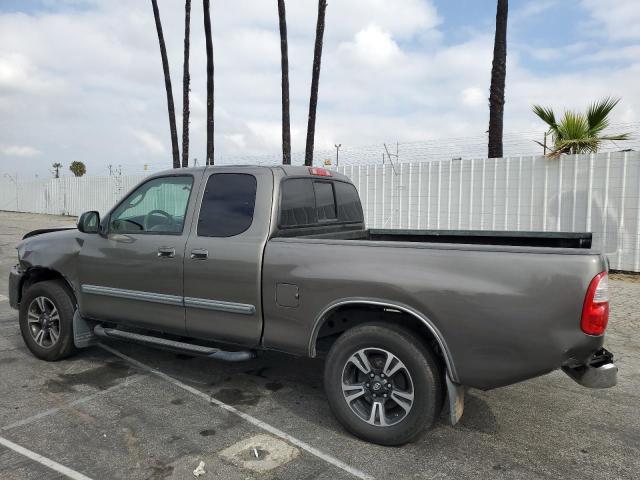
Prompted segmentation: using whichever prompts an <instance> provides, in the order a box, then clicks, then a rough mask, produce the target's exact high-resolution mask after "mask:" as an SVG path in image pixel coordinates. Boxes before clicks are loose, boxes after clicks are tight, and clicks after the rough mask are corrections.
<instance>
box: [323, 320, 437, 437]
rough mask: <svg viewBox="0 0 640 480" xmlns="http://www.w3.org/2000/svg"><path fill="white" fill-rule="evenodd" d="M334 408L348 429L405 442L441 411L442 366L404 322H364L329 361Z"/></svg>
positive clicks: (342, 340)
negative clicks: (402, 325) (399, 325)
mask: <svg viewBox="0 0 640 480" xmlns="http://www.w3.org/2000/svg"><path fill="white" fill-rule="evenodd" d="M324 382H325V390H326V393H327V396H328V399H329V405H330V406H331V409H332V411H333V412H334V414H335V415H336V417H337V418H338V420H339V421H340V423H342V424H343V425H344V426H345V428H346V429H347V430H349V431H350V432H351V433H353V434H354V435H356V436H357V437H360V438H362V439H364V440H367V441H370V442H374V443H379V444H381V445H401V444H403V443H406V442H409V441H411V440H413V439H414V438H416V437H417V436H418V435H419V434H420V433H421V432H422V431H423V430H424V429H425V428H426V427H431V426H432V425H433V423H434V422H435V420H436V418H437V416H438V415H439V413H440V407H441V405H442V397H443V387H442V381H441V372H440V367H439V366H438V363H437V361H436V360H435V358H434V356H433V354H432V353H431V352H430V351H429V349H428V348H427V347H426V346H424V345H423V344H422V342H421V341H420V340H418V339H416V338H415V336H414V335H413V334H412V333H411V332H410V331H408V330H405V329H404V328H401V327H397V326H394V325H388V324H365V325H361V326H358V327H355V328H353V329H351V330H348V331H347V332H345V333H344V334H343V335H342V336H340V337H339V338H338V339H337V340H336V342H335V343H334V344H333V346H332V347H331V350H330V351H329V354H328V356H327V360H326V364H325V378H324Z"/></svg>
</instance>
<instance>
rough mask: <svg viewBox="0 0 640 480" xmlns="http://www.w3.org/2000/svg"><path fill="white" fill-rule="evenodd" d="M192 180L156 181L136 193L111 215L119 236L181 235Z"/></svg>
mask: <svg viewBox="0 0 640 480" xmlns="http://www.w3.org/2000/svg"><path fill="white" fill-rule="evenodd" d="M192 185H193V177H191V176H181V177H162V178H154V179H153V180H149V181H148V182H145V183H144V184H142V185H140V186H139V187H138V188H137V189H135V190H134V191H133V192H132V193H131V195H129V196H128V197H127V198H126V199H125V200H124V201H123V202H122V203H121V204H120V205H119V206H118V208H116V209H115V210H114V212H113V213H112V214H111V218H110V219H109V230H110V231H112V232H118V233H181V232H182V228H183V225H184V216H185V213H186V211H187V205H188V204H189V196H190V194H191V187H192Z"/></svg>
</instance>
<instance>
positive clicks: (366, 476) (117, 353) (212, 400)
mask: <svg viewBox="0 0 640 480" xmlns="http://www.w3.org/2000/svg"><path fill="white" fill-rule="evenodd" d="M98 345H99V346H100V347H101V348H103V349H104V350H106V351H107V352H110V353H112V354H113V355H115V356H117V357H120V358H121V359H123V360H126V361H127V362H129V363H131V364H132V365H135V366H136V367H138V368H140V369H141V370H144V371H146V372H149V373H152V374H154V375H156V376H157V377H160V378H162V379H163V380H165V381H167V382H169V383H171V384H173V385H175V386H176V387H178V388H181V389H182V390H186V391H187V392H189V393H192V394H194V395H196V396H198V397H200V398H203V399H204V400H206V401H207V402H209V403H213V404H215V405H217V406H219V407H220V408H222V409H224V410H226V411H227V412H230V413H233V414H235V415H238V416H239V417H240V418H243V419H244V420H246V421H247V422H249V423H251V424H252V425H254V426H256V427H258V428H261V429H262V430H265V431H267V432H269V433H270V434H272V435H275V436H276V437H280V438H282V439H283V440H286V441H287V442H289V443H291V444H293V445H295V446H297V447H299V448H301V449H302V450H305V451H306V452H308V453H310V454H311V455H314V456H316V457H318V458H319V459H321V460H324V461H325V462H327V463H329V464H331V465H333V466H334V467H337V468H339V469H341V470H344V471H345V472H347V473H349V474H351V475H353V476H354V477H356V478H360V479H362V480H374V477H372V476H371V475H369V474H367V473H364V472H362V471H360V470H358V469H357V468H355V467H352V466H351V465H347V464H346V463H344V462H342V461H340V460H338V459H337V458H335V457H332V456H331V455H329V454H326V453H324V452H321V451H320V450H318V449H317V448H315V447H312V446H311V445H309V444H308V443H306V442H303V441H302V440H298V439H297V438H295V437H293V436H291V435H289V434H288V433H286V432H283V431H282V430H280V429H278V428H276V427H274V426H272V425H269V424H268V423H265V422H263V421H262V420H258V419H257V418H255V417H252V416H251V415H249V414H248V413H244V412H242V411H240V410H238V409H237V408H235V407H232V406H231V405H228V404H226V403H224V402H221V401H220V400H218V399H216V398H214V397H213V396H211V395H209V394H207V393H205V392H201V391H200V390H198V389H196V388H193V387H192V386H190V385H187V384H185V383H182V382H181V381H180V380H177V379H175V378H173V377H170V376H169V375H167V374H166V373H164V372H161V371H160V370H156V369H155V368H153V367H150V366H148V365H146V364H144V363H142V362H140V361H138V360H136V359H134V358H131V357H129V356H128V355H125V354H124V353H121V352H120V351H118V350H116V349H115V348H112V347H109V346H108V345H105V344H103V343H99V344H98Z"/></svg>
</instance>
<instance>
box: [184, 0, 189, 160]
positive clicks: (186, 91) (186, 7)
mask: <svg viewBox="0 0 640 480" xmlns="http://www.w3.org/2000/svg"><path fill="white" fill-rule="evenodd" d="M190 30H191V0H185V2H184V66H183V69H182V167H183V168H186V167H188V166H189V81H190V80H191V78H190V76H189V34H190Z"/></svg>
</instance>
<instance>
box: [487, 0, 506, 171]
mask: <svg viewBox="0 0 640 480" xmlns="http://www.w3.org/2000/svg"><path fill="white" fill-rule="evenodd" d="M508 11H509V2H508V0H498V8H497V10H496V35H495V39H494V43H493V65H492V67H491V87H490V90H489V158H501V157H502V127H503V125H502V124H503V118H504V84H505V78H506V76H507V15H508Z"/></svg>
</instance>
